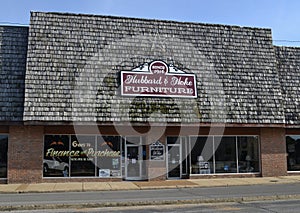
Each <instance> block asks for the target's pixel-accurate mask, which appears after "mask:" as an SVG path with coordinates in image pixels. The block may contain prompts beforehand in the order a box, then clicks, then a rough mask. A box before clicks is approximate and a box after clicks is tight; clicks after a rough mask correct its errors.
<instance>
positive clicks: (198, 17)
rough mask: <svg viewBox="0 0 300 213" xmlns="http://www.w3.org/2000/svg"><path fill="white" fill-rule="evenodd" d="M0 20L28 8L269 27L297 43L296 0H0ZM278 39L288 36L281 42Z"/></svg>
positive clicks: (299, 12)
mask: <svg viewBox="0 0 300 213" xmlns="http://www.w3.org/2000/svg"><path fill="white" fill-rule="evenodd" d="M0 2H1V4H0V24H2V25H4V24H6V25H7V24H9V23H17V24H25V25H29V18H30V11H47V12H70V13H85V14H98V15H114V16H126V17H138V18H150V19H167V20H175V21H188V22H201V23H214V24H230V25H238V26H250V27H266V28H271V29H272V33H273V39H274V44H276V45H287V46H300V1H299V0H0ZM278 40H288V41H290V42H282V41H278Z"/></svg>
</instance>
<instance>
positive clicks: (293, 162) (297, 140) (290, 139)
mask: <svg viewBox="0 0 300 213" xmlns="http://www.w3.org/2000/svg"><path fill="white" fill-rule="evenodd" d="M286 151H287V167H288V171H300V135H289V136H286Z"/></svg>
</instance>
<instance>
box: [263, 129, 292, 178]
mask: <svg viewBox="0 0 300 213" xmlns="http://www.w3.org/2000/svg"><path fill="white" fill-rule="evenodd" d="M260 140H261V167H262V168H261V170H262V171H261V172H262V176H263V177H267V176H270V177H271V176H273V177H275V176H283V175H287V162H286V145H285V130H284V129H283V128H261V132H260Z"/></svg>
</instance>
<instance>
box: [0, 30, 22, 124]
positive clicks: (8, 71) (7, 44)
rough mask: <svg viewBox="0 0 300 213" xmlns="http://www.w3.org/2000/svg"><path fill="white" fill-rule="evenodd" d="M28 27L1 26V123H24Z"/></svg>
mask: <svg viewBox="0 0 300 213" xmlns="http://www.w3.org/2000/svg"><path fill="white" fill-rule="evenodd" d="M27 40H28V27H11V26H0V121H3V122H7V121H8V122H9V121H22V120H23V109H24V85H25V69H26V54H27Z"/></svg>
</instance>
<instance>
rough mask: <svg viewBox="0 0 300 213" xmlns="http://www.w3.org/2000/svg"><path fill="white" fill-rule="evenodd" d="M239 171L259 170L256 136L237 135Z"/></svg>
mask: <svg viewBox="0 0 300 213" xmlns="http://www.w3.org/2000/svg"><path fill="white" fill-rule="evenodd" d="M237 143H238V159H239V162H238V163H239V172H240V173H248V172H259V156H258V138H257V137H255V136H254V137H237Z"/></svg>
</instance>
